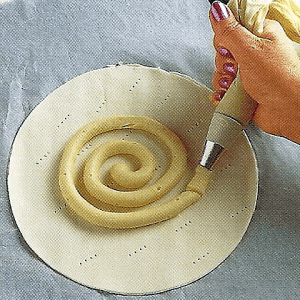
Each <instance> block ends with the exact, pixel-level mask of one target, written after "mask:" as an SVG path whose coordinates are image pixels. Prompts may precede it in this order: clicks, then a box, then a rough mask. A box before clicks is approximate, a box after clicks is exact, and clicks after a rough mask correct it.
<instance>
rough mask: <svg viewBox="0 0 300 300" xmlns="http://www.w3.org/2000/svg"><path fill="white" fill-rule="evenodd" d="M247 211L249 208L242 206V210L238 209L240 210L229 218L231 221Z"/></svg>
mask: <svg viewBox="0 0 300 300" xmlns="http://www.w3.org/2000/svg"><path fill="white" fill-rule="evenodd" d="M247 209H249V207H248V206H244V207H243V208H242V209H240V210H238V211H236V212H235V213H233V214H232V215H231V216H230V218H231V219H232V218H234V217H236V216H238V215H239V214H242V213H243V212H245V211H246V210H247Z"/></svg>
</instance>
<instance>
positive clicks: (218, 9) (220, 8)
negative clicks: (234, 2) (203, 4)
mask: <svg viewBox="0 0 300 300" xmlns="http://www.w3.org/2000/svg"><path fill="white" fill-rule="evenodd" d="M211 13H212V15H213V17H214V18H215V20H216V21H218V22H219V21H222V20H225V19H227V18H228V17H229V10H228V9H227V8H226V6H225V4H223V3H222V2H219V1H216V2H214V3H213V4H212V5H211Z"/></svg>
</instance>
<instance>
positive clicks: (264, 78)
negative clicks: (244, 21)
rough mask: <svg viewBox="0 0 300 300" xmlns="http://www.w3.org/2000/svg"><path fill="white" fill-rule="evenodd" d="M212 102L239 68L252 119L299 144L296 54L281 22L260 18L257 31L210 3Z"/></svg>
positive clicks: (299, 71)
mask: <svg viewBox="0 0 300 300" xmlns="http://www.w3.org/2000/svg"><path fill="white" fill-rule="evenodd" d="M210 21H211V24H212V28H213V30H214V33H215V36H214V46H215V48H216V50H217V53H216V61H215V64H216V72H215V75H214V78H213V86H214V88H215V89H216V92H215V93H214V94H213V100H212V101H213V103H214V104H215V105H217V104H218V102H219V101H220V100H221V99H222V97H223V95H224V93H225V92H226V90H227V89H228V88H229V86H230V84H231V82H232V81H233V79H234V78H235V76H236V73H237V69H238V68H239V72H240V76H241V80H242V84H243V87H244V89H245V90H246V92H247V93H248V95H249V96H250V97H251V98H252V99H253V100H255V101H256V102H258V107H257V109H256V112H255V114H254V117H253V121H254V122H255V123H256V124H257V125H258V126H259V127H261V128H262V129H263V130H264V131H266V132H268V133H271V134H275V135H279V136H284V137H286V138H288V139H291V140H293V141H295V142H297V143H300V92H299V91H300V59H299V57H298V55H297V53H296V50H295V49H294V48H293V47H292V45H291V43H290V40H289V38H288V37H287V36H286V34H285V32H284V30H283V28H282V27H281V25H280V24H279V23H278V22H276V21H272V20H265V23H264V30H263V33H262V34H261V35H260V36H256V35H254V34H253V33H251V32H250V31H248V30H247V29H246V28H245V27H243V26H242V25H241V24H240V23H238V22H237V20H236V19H235V17H234V15H233V14H232V12H231V11H230V9H229V8H228V7H227V6H225V5H223V4H222V3H220V2H214V3H213V5H212V9H211V11H210Z"/></svg>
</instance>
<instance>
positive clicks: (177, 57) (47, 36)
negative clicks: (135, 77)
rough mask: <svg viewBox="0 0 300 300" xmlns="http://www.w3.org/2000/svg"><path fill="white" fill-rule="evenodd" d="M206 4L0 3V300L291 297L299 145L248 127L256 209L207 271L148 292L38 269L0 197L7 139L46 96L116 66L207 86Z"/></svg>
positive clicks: (297, 258)
mask: <svg viewBox="0 0 300 300" xmlns="http://www.w3.org/2000/svg"><path fill="white" fill-rule="evenodd" d="M208 11H209V2H208V1H206V0H98V1H97V0H85V1H79V0H72V1H71V0H2V1H0V105H1V107H0V116H1V127H0V135H1V138H0V140H1V147H0V151H1V156H0V163H1V165H0V166H1V168H0V170H1V173H0V174H1V175H0V176H1V181H0V184H1V185H0V299H1V300H2V299H3V300H19V299H20V300H27V299H28V300H35V299H39V300H43V299H45V300H47V299H53V300H59V299H64V300H66V299H72V300H75V299H80V300H82V299H91V300H92V299H93V300H94V299H95V300H98V299H99V300H100V299H101V300H113V299H118V300H122V299H124V300H125V299H126V300H129V299H130V300H137V299H141V300H142V299H143V300H150V299H151V300H165V299H166V300H167V299H176V300H194V299H204V300H206V299H207V300H208V299H222V300H227V299H253V300H256V299H263V300H266V299H272V300H275V299H280V300H282V299H289V300H292V299H300V275H299V274H300V272H299V271H300V270H299V263H300V251H299V250H300V249H299V241H300V231H299V230H300V225H299V224H300V146H299V145H297V144H295V143H292V142H290V141H288V140H285V139H283V138H279V137H274V136H271V135H268V134H266V133H264V132H262V131H261V130H260V129H259V128H257V127H255V126H254V125H251V126H250V127H249V128H248V129H247V134H248V136H249V138H250V141H251V143H252V146H253V148H254V150H255V153H256V158H257V161H258V169H259V194H258V200H257V208H256V211H255V213H254V216H253V219H252V221H251V223H250V226H249V228H248V230H247V232H246V234H245V236H244V237H243V239H242V241H241V242H240V244H239V245H238V247H237V248H236V249H235V250H234V252H233V253H232V254H231V255H230V256H229V257H228V258H227V259H226V260H225V261H224V262H223V263H222V264H221V265H219V266H218V267H217V268H216V269H215V270H214V271H212V272H211V273H209V274H208V275H207V276H205V277H204V278H202V279H199V280H198V281H196V282H194V283H191V284H189V285H187V286H184V287H181V288H177V289H174V290H171V291H167V292H163V293H161V294H157V295H148V296H122V295H114V294H110V293H107V292H104V291H99V290H94V289H90V288H87V287H85V286H82V285H79V284H77V283H75V282H73V281H71V280H69V279H68V278H65V277H63V276H62V275H60V274H58V273H57V272H55V271H54V270H53V269H51V268H50V267H48V266H47V265H45V264H44V263H43V262H42V261H41V260H40V259H39V258H38V257H37V256H36V255H35V253H34V252H33V251H32V250H31V249H30V248H29V247H28V246H27V244H26V242H25V241H24V239H23V237H22V236H21V234H20V232H19V229H18V227H17V225H16V223H15V221H14V217H13V215H12V212H11V208H10V203H9V197H8V191H7V183H6V178H7V164H8V159H9V152H10V149H11V145H12V143H13V139H14V137H15V135H16V133H17V130H18V128H19V127H20V126H21V124H22V122H23V121H24V119H25V118H26V117H27V116H28V114H29V113H30V112H31V111H32V110H33V109H34V108H35V107H36V106H37V105H38V104H39V103H40V102H41V101H42V100H43V99H44V98H45V97H46V96H47V95H48V94H50V93H51V92H52V91H53V90H55V89H56V88H58V87H59V86H60V85H62V84H63V83H65V82H67V81H68V80H70V79H72V78H74V77H76V76H78V75H80V74H83V73H85V72H88V71H91V70H95V69H99V68H103V67H105V66H106V65H113V64H116V63H119V62H123V63H134V64H141V65H145V66H153V67H160V68H161V69H164V70H167V71H176V72H179V73H181V74H186V75H188V76H190V77H193V78H194V79H196V80H197V81H199V82H201V83H203V84H204V85H206V86H208V87H210V88H211V87H212V76H213V72H214V49H213V46H212V40H213V33H212V30H211V27H210V23H209V19H208Z"/></svg>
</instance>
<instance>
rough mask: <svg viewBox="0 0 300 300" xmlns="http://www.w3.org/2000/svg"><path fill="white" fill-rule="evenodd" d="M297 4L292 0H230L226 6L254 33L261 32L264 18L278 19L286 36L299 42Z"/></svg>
mask: <svg viewBox="0 0 300 300" xmlns="http://www.w3.org/2000/svg"><path fill="white" fill-rule="evenodd" d="M299 4H300V3H299ZM299 4H297V3H296V2H295V1H294V0H230V1H229V3H228V6H229V7H230V9H231V10H232V12H233V13H234V15H235V16H236V18H237V19H238V20H239V21H240V22H241V23H242V24H243V25H244V26H245V27H247V28H248V29H249V30H250V31H251V32H253V33H254V34H261V33H262V32H263V24H264V21H265V19H270V20H275V21H278V22H279V23H280V24H281V25H282V27H283V29H284V31H285V33H286V34H287V36H288V37H289V38H290V39H291V40H292V41H294V42H296V43H300V6H299Z"/></svg>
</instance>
